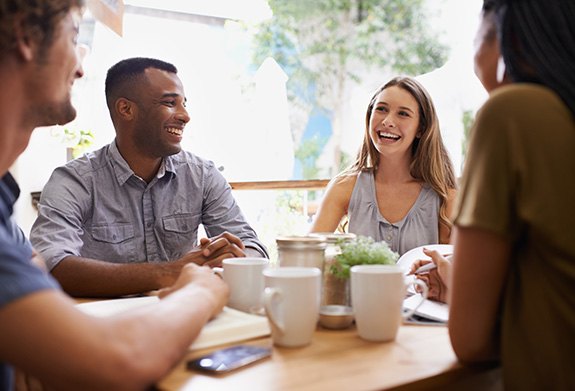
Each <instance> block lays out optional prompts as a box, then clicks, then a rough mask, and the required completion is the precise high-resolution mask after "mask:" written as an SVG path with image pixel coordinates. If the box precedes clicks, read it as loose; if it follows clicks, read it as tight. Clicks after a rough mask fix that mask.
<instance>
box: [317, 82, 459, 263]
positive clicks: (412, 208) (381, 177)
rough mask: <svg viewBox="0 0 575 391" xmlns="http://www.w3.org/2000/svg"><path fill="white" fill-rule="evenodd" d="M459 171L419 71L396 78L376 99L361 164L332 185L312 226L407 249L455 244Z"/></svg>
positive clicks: (367, 122) (369, 112)
mask: <svg viewBox="0 0 575 391" xmlns="http://www.w3.org/2000/svg"><path fill="white" fill-rule="evenodd" d="M455 186H456V183H455V175H454V174H453V167H452V164H451V160H450V159H449V156H448V154H447V151H446V149H445V146H444V145H443V142H442V140H441V132H440V130H439V121H438V119H437V114H436V112H435V108H434V106H433V102H432V100H431V97H430V96H429V94H428V93H427V91H426V90H425V88H423V86H422V85H421V84H420V83H419V82H417V81H416V80H415V79H413V78H409V77H396V78H394V79H392V80H390V81H389V82H388V83H386V84H385V85H384V86H382V87H380V88H379V89H378V90H377V91H376V92H375V94H374V95H373V97H372V98H371V100H370V102H369V105H368V107H367V112H366V115H365V134H364V141H363V145H362V147H361V149H360V151H359V153H358V156H357V159H356V161H355V163H354V164H353V165H352V166H351V167H350V168H349V169H348V170H346V171H345V172H343V173H341V174H339V175H338V176H337V177H335V178H334V179H333V180H332V181H331V182H330V184H329V186H328V189H327V192H326V195H325V197H324V199H323V201H322V204H321V206H320V209H319V211H318V214H317V217H316V219H315V221H314V223H313V226H312V229H311V231H312V232H333V231H334V230H335V229H336V228H337V227H338V225H339V224H340V221H341V220H342V218H343V217H344V216H346V215H347V217H348V219H349V229H348V230H349V232H351V233H355V234H357V235H363V236H369V237H372V238H373V239H375V240H376V241H382V240H384V241H386V242H387V243H388V245H389V246H390V248H391V249H392V250H394V251H397V252H399V254H403V253H405V252H407V251H408V250H411V249H412V248H415V247H418V246H421V245H425V244H432V243H449V235H450V231H451V223H450V222H449V218H448V217H449V213H450V209H451V201H452V199H453V198H454V194H455Z"/></svg>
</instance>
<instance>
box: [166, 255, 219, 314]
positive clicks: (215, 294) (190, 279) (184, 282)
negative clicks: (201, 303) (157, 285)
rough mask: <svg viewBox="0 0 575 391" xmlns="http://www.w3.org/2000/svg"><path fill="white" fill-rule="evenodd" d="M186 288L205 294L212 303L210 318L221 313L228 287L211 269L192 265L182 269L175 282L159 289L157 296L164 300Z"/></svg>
mask: <svg viewBox="0 0 575 391" xmlns="http://www.w3.org/2000/svg"><path fill="white" fill-rule="evenodd" d="M186 288H193V289H200V290H202V291H204V292H205V293H206V294H207V297H209V299H210V300H211V301H212V302H213V308H214V310H213V312H212V317H214V316H216V315H217V314H219V313H220V312H221V311H222V309H223V308H224V305H225V304H226V302H227V300H228V296H229V288H228V285H227V284H226V283H225V282H224V280H223V279H222V278H221V277H219V276H218V275H216V273H214V272H213V271H212V269H210V268H208V267H204V266H198V265H195V264H193V263H190V264H188V265H185V266H184V267H182V270H181V273H180V275H179V276H178V279H177V280H176V282H175V283H174V284H173V285H172V286H170V287H167V288H163V289H160V290H159V291H158V296H159V297H160V298H164V297H166V296H168V295H170V294H172V293H174V292H176V291H178V290H180V289H186Z"/></svg>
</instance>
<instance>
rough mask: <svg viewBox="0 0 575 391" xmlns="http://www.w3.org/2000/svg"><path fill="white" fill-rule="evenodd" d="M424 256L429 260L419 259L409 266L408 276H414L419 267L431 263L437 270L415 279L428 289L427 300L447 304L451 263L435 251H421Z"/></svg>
mask: <svg viewBox="0 0 575 391" xmlns="http://www.w3.org/2000/svg"><path fill="white" fill-rule="evenodd" d="M423 252H424V254H425V255H427V256H429V257H431V260H424V259H420V260H418V261H415V262H414V263H413V264H412V265H411V270H410V271H409V274H414V273H415V271H416V270H417V269H419V268H420V267H421V266H423V265H425V264H428V263H431V262H433V263H434V264H435V265H436V266H437V268H436V269H432V270H430V271H429V272H428V273H425V274H417V275H416V277H417V278H418V279H420V280H422V281H423V282H425V283H426V284H427V286H428V287H429V294H428V299H431V300H436V301H441V302H443V303H446V302H447V297H448V292H449V286H450V285H451V262H450V261H449V259H447V258H445V257H443V256H442V255H441V254H440V253H438V252H437V251H435V250H427V249H423Z"/></svg>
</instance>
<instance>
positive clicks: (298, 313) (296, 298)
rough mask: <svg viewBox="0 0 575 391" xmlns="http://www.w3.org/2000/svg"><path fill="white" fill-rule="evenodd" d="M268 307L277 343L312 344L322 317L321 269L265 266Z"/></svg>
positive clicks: (279, 344) (267, 311)
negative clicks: (320, 308) (320, 309)
mask: <svg viewBox="0 0 575 391" xmlns="http://www.w3.org/2000/svg"><path fill="white" fill-rule="evenodd" d="M264 279H265V285H266V288H265V290H264V308H265V310H266V314H267V316H268V319H269V322H270V328H271V331H272V340H273V342H274V344H275V345H278V346H285V347H298V346H305V345H308V344H309V343H310V342H311V340H312V336H313V333H314V331H315V329H316V326H317V321H318V318H319V300H320V289H321V271H320V270H319V269H318V268H315V267H289V266H288V267H280V268H275V269H273V268H270V269H266V270H264Z"/></svg>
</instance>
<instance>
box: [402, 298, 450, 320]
mask: <svg viewBox="0 0 575 391" xmlns="http://www.w3.org/2000/svg"><path fill="white" fill-rule="evenodd" d="M421 299H422V296H421V295H420V294H419V293H417V294H415V295H413V296H410V297H408V298H407V299H405V300H404V301H403V308H404V309H407V310H412V309H414V308H415V306H417V303H419V302H420V301H421ZM415 314H416V315H419V316H422V317H424V318H427V319H431V320H435V321H438V322H447V320H448V319H449V306H448V305H447V304H445V303H440V302H437V301H433V300H425V301H424V302H423V303H422V304H421V306H419V308H418V309H417V310H416V311H415Z"/></svg>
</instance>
